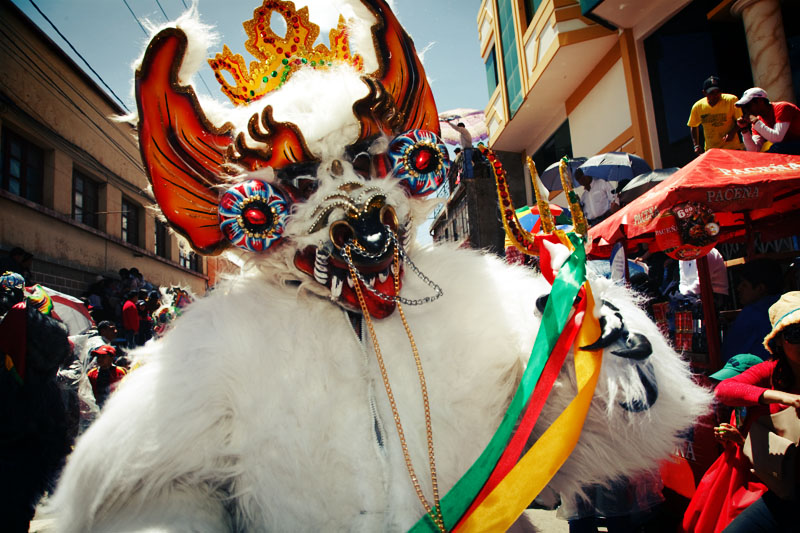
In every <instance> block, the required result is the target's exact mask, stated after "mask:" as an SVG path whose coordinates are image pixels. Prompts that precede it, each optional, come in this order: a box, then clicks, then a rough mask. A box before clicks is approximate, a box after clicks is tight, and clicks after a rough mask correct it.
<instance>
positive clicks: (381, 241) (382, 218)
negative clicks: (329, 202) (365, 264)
mask: <svg viewBox="0 0 800 533" xmlns="http://www.w3.org/2000/svg"><path fill="white" fill-rule="evenodd" d="M397 225H398V223H397V215H396V214H395V211H394V209H393V208H392V207H391V206H389V205H386V204H385V203H384V201H383V200H382V199H380V200H378V201H372V202H370V203H369V204H367V205H365V206H363V207H362V208H360V209H359V210H358V211H357V212H348V213H347V214H346V216H345V218H344V219H342V220H337V221H336V222H334V223H333V224H331V227H330V238H331V242H333V245H334V246H335V247H336V249H337V250H339V251H342V250H343V249H344V248H345V247H346V246H348V245H349V246H350V247H351V252H352V253H353V254H354V255H355V256H360V257H361V258H362V259H372V260H378V259H382V258H384V257H385V256H386V253H387V252H388V251H389V249H390V247H391V246H390V245H391V242H392V237H391V233H392V232H397Z"/></svg>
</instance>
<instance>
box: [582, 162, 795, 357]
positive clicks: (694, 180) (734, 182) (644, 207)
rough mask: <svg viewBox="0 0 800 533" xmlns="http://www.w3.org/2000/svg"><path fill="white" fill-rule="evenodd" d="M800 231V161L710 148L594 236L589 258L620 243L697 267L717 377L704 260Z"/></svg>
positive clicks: (713, 324)
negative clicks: (730, 245)
mask: <svg viewBox="0 0 800 533" xmlns="http://www.w3.org/2000/svg"><path fill="white" fill-rule="evenodd" d="M797 228H800V157H798V156H791V155H783V154H768V153H758V152H742V151H738V150H721V149H712V150H709V151H708V152H705V153H704V154H702V155H701V156H699V157H698V158H697V159H695V160H694V161H692V162H691V163H689V164H688V165H686V166H685V167H683V168H682V169H680V170H679V171H677V172H676V173H675V174H673V175H672V176H670V177H669V178H667V179H665V180H664V181H662V182H661V183H659V184H658V185H656V186H655V187H653V188H652V189H650V190H649V191H647V192H645V193H644V194H643V195H641V196H640V197H638V198H636V199H635V200H634V201H632V202H631V203H630V204H628V205H626V206H625V207H623V208H622V209H620V210H619V211H617V212H616V213H614V214H613V215H611V216H610V217H608V218H607V219H606V220H604V221H603V222H601V223H600V224H598V225H596V226H594V227H592V228H591V229H590V230H589V246H588V247H589V250H588V254H589V256H590V257H594V258H600V257H608V256H609V255H610V254H611V249H612V248H613V246H614V244H615V243H617V242H622V243H624V244H625V246H626V248H627V249H629V250H631V249H633V248H635V247H636V246H637V245H638V244H639V243H647V245H648V248H649V250H651V251H656V250H664V251H666V252H667V253H668V254H670V255H672V256H673V257H676V258H678V259H694V258H699V259H698V261H697V268H698V274H699V276H700V289H701V293H702V300H703V314H704V316H705V321H706V325H707V328H706V331H707V334H708V345H709V360H710V362H711V367H712V370H716V369H717V368H719V366H720V361H719V336H718V335H717V334H716V332H717V321H716V315H715V310H714V299H713V296H712V293H711V282H710V279H709V275H708V263H707V260H706V258H705V257H704V255H705V254H706V253H707V252H708V251H709V250H710V249H711V248H713V247H714V245H715V244H716V243H718V242H725V241H733V240H737V241H742V240H747V241H748V248H750V247H751V245H752V242H753V239H754V237H755V233H759V234H760V235H761V238H762V239H765V240H771V239H777V238H780V237H785V236H789V235H794V234H796V233H797Z"/></svg>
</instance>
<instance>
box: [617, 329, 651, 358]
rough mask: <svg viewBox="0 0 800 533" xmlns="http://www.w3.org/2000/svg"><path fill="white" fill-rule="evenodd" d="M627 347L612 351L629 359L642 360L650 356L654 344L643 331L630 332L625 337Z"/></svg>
mask: <svg viewBox="0 0 800 533" xmlns="http://www.w3.org/2000/svg"><path fill="white" fill-rule="evenodd" d="M625 346H626V348H624V349H622V350H614V351H612V352H611V353H613V354H614V355H617V356H619V357H625V358H627V359H635V360H637V361H642V360H644V359H647V358H648V357H650V355H651V354H652V353H653V346H652V345H651V344H650V341H649V340H648V339H647V337H645V336H644V335H642V334H641V333H628V335H627V336H626V338H625Z"/></svg>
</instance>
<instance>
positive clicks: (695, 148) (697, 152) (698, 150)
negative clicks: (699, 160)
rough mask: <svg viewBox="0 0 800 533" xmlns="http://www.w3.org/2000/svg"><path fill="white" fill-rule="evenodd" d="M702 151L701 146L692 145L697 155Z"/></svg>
mask: <svg viewBox="0 0 800 533" xmlns="http://www.w3.org/2000/svg"><path fill="white" fill-rule="evenodd" d="M702 151H703V147H702V146H700V145H699V144H695V145H694V153H696V154H699V153H700V152H702Z"/></svg>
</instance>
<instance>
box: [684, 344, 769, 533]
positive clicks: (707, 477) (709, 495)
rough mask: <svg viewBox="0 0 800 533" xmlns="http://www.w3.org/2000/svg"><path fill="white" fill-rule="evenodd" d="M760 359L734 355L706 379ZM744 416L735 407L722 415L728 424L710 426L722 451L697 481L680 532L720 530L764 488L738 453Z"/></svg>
mask: <svg viewBox="0 0 800 533" xmlns="http://www.w3.org/2000/svg"><path fill="white" fill-rule="evenodd" d="M762 362H763V360H762V359H761V358H760V357H756V356H755V355H752V354H749V353H743V354H739V355H735V356H733V357H732V358H731V359H730V360H729V361H728V362H727V363H726V364H725V366H724V367H723V368H722V370H720V371H718V372H716V373H714V374H711V375H710V376H709V378H710V379H712V380H714V381H715V382H717V383H719V382H722V381H723V380H725V379H729V378H732V377H734V376H738V375H739V374H741V373H742V372H744V371H745V370H747V369H748V368H750V367H753V366H755V365H757V364H760V363H762ZM729 409H730V408H729ZM745 417H746V409H745V408H743V407H736V408H734V410H733V411H732V412H731V413H730V415H729V417H727V418H726V419H730V422H729V423H727V422H724V423H722V424H719V425H718V426H716V427H715V428H714V437H715V438H716V439H717V440H718V441H719V442H720V443H721V444H722V445H723V447H724V448H723V452H722V454H721V455H720V456H719V458H717V460H716V461H714V463H713V464H712V465H711V466H710V467H709V468H708V470H707V471H706V473H705V474H704V475H703V478H702V479H701V480H700V482H699V483H698V484H697V490H696V492H695V493H694V496H692V500H691V501H690V502H689V507H688V508H687V509H686V513H685V514H684V515H683V531H685V532H687V533H695V532H696V533H705V532H709V533H717V532H719V531H722V530H723V529H724V528H725V527H726V526H727V525H728V524H730V523H731V521H732V520H733V519H734V518H736V517H737V516H738V515H739V513H741V512H742V511H743V510H745V509H746V508H747V507H748V506H749V505H750V504H751V503H753V502H754V501H756V500H757V499H758V498H760V497H761V495H762V494H764V492H765V491H766V490H767V487H766V486H765V485H764V484H763V483H761V482H760V481H759V480H758V478H757V477H755V475H753V474H752V473H751V472H750V464H749V462H748V460H747V458H746V457H744V455H742V445H743V444H744V437H745V434H746V432H745V430H744V420H745ZM743 432H744V433H743Z"/></svg>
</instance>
